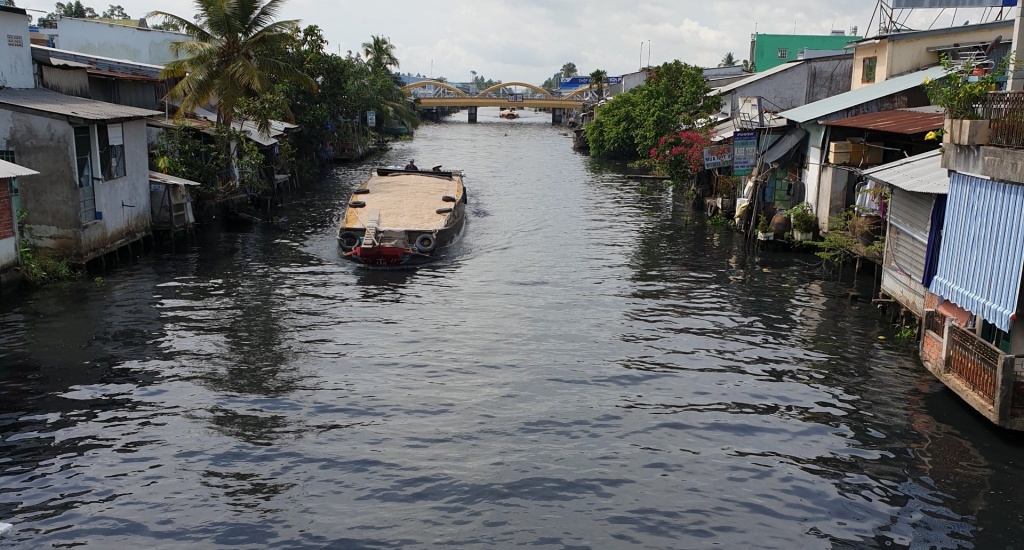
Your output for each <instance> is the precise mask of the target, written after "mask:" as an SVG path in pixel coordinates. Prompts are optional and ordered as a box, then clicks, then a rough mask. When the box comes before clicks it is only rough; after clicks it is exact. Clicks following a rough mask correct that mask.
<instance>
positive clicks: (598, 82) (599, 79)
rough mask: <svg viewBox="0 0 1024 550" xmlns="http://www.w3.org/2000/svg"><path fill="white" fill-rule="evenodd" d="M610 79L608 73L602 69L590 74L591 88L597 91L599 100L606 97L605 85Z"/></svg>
mask: <svg viewBox="0 0 1024 550" xmlns="http://www.w3.org/2000/svg"><path fill="white" fill-rule="evenodd" d="M607 79H608V73H607V72H606V71H603V70H601V69H598V70H596V71H594V72H592V73H590V86H591V87H592V88H594V89H595V90H596V91H597V98H598V99H601V98H603V97H604V83H605V81H607Z"/></svg>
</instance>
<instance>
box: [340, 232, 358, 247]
mask: <svg viewBox="0 0 1024 550" xmlns="http://www.w3.org/2000/svg"><path fill="white" fill-rule="evenodd" d="M357 244H359V235H358V234H356V233H355V232H354V231H345V232H344V233H342V234H341V235H338V247H339V248H341V249H342V250H344V251H345V252H348V251H349V250H352V249H353V248H355V247H356V245H357Z"/></svg>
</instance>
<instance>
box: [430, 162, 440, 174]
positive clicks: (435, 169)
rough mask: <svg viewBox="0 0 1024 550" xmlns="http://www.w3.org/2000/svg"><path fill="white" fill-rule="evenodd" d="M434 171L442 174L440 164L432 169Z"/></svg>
mask: <svg viewBox="0 0 1024 550" xmlns="http://www.w3.org/2000/svg"><path fill="white" fill-rule="evenodd" d="M432 170H433V171H435V172H440V171H441V165H440V164H435V165H434V167H433V168H432Z"/></svg>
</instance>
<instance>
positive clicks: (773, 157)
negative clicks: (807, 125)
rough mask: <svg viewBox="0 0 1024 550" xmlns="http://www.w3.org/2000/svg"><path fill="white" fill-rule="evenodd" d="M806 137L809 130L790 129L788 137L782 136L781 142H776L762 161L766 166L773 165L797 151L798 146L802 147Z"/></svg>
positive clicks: (787, 133)
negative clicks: (794, 150)
mask: <svg viewBox="0 0 1024 550" xmlns="http://www.w3.org/2000/svg"><path fill="white" fill-rule="evenodd" d="M805 137H807V130H804V129H803V128H790V129H789V131H788V132H786V135H784V136H782V138H781V139H779V141H776V142H775V143H774V144H772V146H771V147H769V148H768V150H767V151H765V153H764V157H763V158H762V160H763V161H764V162H765V164H771V163H773V162H775V161H777V160H779V159H781V158H782V157H784V156H786V154H788V153H789V152H790V151H792V150H793V149H795V148H796V146H797V145H800V143H801V142H802V141H803V140H804V138H805Z"/></svg>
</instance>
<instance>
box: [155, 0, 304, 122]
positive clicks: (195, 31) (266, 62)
mask: <svg viewBox="0 0 1024 550" xmlns="http://www.w3.org/2000/svg"><path fill="white" fill-rule="evenodd" d="M283 4H284V0H268V1H267V2H265V3H264V2H262V0H244V1H239V0H195V2H194V5H195V8H196V14H197V15H196V20H195V21H194V22H193V21H190V20H188V19H185V18H183V17H179V16H177V15H173V14H170V13H166V12H162V11H155V12H152V13H150V14H149V15H150V16H151V17H152V16H156V17H162V18H164V20H165V21H169V22H172V23H174V24H175V25H178V26H180V27H181V29H182V30H183V31H184V32H185V33H186V34H188V35H189V37H190V38H191V40H188V41H181V42H174V43H172V44H171V51H172V53H174V54H175V55H176V56H181V55H183V57H181V58H180V59H177V60H175V61H171V62H170V63H168V64H167V65H166V66H165V67H164V70H163V72H162V73H161V76H162V77H163V78H166V79H180V80H179V81H178V83H177V84H176V85H175V86H174V87H173V88H171V90H170V91H169V92H168V93H167V99H169V100H171V101H180V102H181V103H180V106H179V111H178V112H179V114H184V113H192V112H195V110H196V109H197V108H199V107H201V106H203V105H205V104H207V103H209V102H210V101H211V100H214V99H215V100H216V102H217V123H218V124H222V125H225V126H227V127H230V126H231V123H232V121H233V119H234V117H235V109H236V107H237V106H238V104H239V101H240V100H243V99H244V98H254V97H259V96H261V95H263V94H265V93H269V92H271V91H273V90H274V89H275V86H276V85H277V84H278V83H281V82H293V83H297V84H299V85H300V86H301V87H304V88H307V89H311V90H312V89H315V88H316V83H315V82H314V81H313V80H312V79H311V78H310V77H309V76H307V75H305V74H303V73H302V72H301V71H300V70H299V69H297V68H296V67H294V66H291V65H289V64H287V63H285V62H283V61H282V59H281V58H282V53H283V52H284V51H285V49H286V47H287V45H288V43H289V41H290V40H291V38H292V33H293V32H294V31H295V29H296V28H297V26H298V25H297V22H296V21H276V18H277V15H278V13H279V12H280V10H281V6H282V5H283ZM254 122H255V123H256V125H257V126H258V127H259V129H260V130H261V131H263V132H269V129H270V120H269V119H267V118H264V117H259V118H256V120H254Z"/></svg>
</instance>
